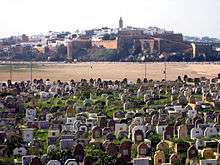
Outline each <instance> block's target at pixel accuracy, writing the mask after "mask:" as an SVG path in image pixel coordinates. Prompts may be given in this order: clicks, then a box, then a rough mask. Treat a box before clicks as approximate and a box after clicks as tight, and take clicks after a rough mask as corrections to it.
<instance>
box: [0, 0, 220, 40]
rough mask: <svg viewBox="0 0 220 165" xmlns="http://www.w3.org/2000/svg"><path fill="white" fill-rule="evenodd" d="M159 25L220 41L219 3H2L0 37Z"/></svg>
mask: <svg viewBox="0 0 220 165" xmlns="http://www.w3.org/2000/svg"><path fill="white" fill-rule="evenodd" d="M120 16H122V17H123V20H124V25H125V26H129V25H131V26H136V27H149V26H158V27H161V28H166V29H167V30H174V31H175V32H182V33H183V34H185V35H194V36H207V35H208V36H212V37H218V38H220V0H0V38H2V37H5V36H9V35H17V34H22V33H26V34H38V33H45V32H48V31H49V30H52V31H74V30H75V29H86V28H95V27H102V26H109V27H118V20H119V17H120Z"/></svg>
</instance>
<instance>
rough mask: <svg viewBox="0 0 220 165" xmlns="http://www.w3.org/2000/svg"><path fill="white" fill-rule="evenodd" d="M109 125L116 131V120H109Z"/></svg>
mask: <svg viewBox="0 0 220 165" xmlns="http://www.w3.org/2000/svg"><path fill="white" fill-rule="evenodd" d="M107 127H109V128H111V129H112V131H115V121H114V120H109V121H108V124H107Z"/></svg>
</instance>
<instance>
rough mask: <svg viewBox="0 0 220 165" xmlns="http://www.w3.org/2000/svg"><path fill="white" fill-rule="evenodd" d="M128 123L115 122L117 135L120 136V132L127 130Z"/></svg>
mask: <svg viewBox="0 0 220 165" xmlns="http://www.w3.org/2000/svg"><path fill="white" fill-rule="evenodd" d="M127 127H128V126H127V124H124V123H123V124H120V123H116V124H115V135H116V136H118V134H119V132H121V131H127Z"/></svg>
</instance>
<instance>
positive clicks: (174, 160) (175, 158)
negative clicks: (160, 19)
mask: <svg viewBox="0 0 220 165" xmlns="http://www.w3.org/2000/svg"><path fill="white" fill-rule="evenodd" d="M169 161H170V163H171V164H181V159H180V157H179V155H178V154H176V153H174V154H172V155H170V159H169Z"/></svg>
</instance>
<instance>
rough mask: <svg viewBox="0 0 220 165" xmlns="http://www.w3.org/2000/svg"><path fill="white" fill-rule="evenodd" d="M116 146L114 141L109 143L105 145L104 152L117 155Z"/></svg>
mask: <svg viewBox="0 0 220 165" xmlns="http://www.w3.org/2000/svg"><path fill="white" fill-rule="evenodd" d="M118 150H119V149H118V146H117V145H115V144H114V143H109V144H108V145H107V147H106V152H107V153H108V154H109V155H111V156H117V155H118Z"/></svg>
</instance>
